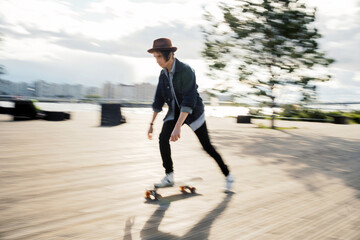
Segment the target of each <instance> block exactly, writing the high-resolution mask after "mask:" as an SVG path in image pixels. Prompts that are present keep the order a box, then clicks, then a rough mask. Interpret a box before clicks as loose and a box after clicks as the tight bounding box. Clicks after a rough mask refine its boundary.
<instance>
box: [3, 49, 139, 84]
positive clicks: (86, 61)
mask: <svg viewBox="0 0 360 240" xmlns="http://www.w3.org/2000/svg"><path fill="white" fill-rule="evenodd" d="M2 63H3V64H4V65H5V66H6V70H7V76H6V78H7V79H10V80H12V81H16V82H21V81H25V82H30V81H33V80H37V79H42V80H45V81H47V82H55V83H62V82H63V83H71V84H83V85H86V86H101V85H102V84H103V83H104V82H107V81H110V82H113V83H121V82H122V83H127V84H130V83H132V81H133V80H134V79H135V69H134V67H133V66H132V65H131V64H129V63H127V62H126V61H125V60H124V59H122V58H119V57H109V56H104V55H103V54H96V53H86V52H80V51H78V52H76V54H74V53H71V54H70V55H68V53H65V54H64V55H62V56H61V58H59V59H56V60H49V61H32V60H26V59H24V60H16V59H10V60H2Z"/></svg>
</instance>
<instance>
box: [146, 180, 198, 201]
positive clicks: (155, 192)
mask: <svg viewBox="0 0 360 240" xmlns="http://www.w3.org/2000/svg"><path fill="white" fill-rule="evenodd" d="M164 188H179V190H180V192H181V193H183V194H195V193H196V187H194V186H193V185H191V184H188V183H185V182H175V184H174V185H172V186H166V187H155V186H153V187H149V188H147V189H146V190H145V199H146V200H160V199H161V198H162V195H161V194H160V193H159V191H160V189H164Z"/></svg>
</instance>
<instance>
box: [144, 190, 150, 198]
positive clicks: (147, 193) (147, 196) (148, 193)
mask: <svg viewBox="0 0 360 240" xmlns="http://www.w3.org/2000/svg"><path fill="white" fill-rule="evenodd" d="M150 196H151V193H150V191H146V192H145V198H148V199H149V198H150Z"/></svg>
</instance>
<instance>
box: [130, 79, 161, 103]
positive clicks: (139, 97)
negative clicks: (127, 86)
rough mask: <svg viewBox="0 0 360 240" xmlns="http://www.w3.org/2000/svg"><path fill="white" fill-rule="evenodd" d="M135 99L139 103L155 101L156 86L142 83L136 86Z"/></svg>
mask: <svg viewBox="0 0 360 240" xmlns="http://www.w3.org/2000/svg"><path fill="white" fill-rule="evenodd" d="M135 89H136V90H135V92H136V95H135V99H136V101H137V102H152V101H153V99H154V95H155V91H156V86H155V85H152V84H150V83H141V84H136V85H135Z"/></svg>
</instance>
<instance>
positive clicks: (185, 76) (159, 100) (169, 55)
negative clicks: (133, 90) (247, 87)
mask: <svg viewBox="0 0 360 240" xmlns="http://www.w3.org/2000/svg"><path fill="white" fill-rule="evenodd" d="M176 50H177V48H176V47H174V46H172V43H171V40H170V39H168V38H159V39H156V40H154V42H153V47H152V48H151V49H149V50H148V52H149V53H151V54H153V56H154V57H155V59H156V61H157V63H158V64H159V65H160V67H161V68H163V70H162V71H161V73H160V76H159V82H158V86H157V89H156V93H155V98H154V102H153V104H152V108H153V110H154V113H153V117H152V120H151V123H150V127H149V131H148V138H149V139H152V133H153V124H154V121H155V119H156V116H157V114H158V113H159V112H161V111H162V107H163V105H164V104H165V103H166V104H167V105H168V107H169V110H168V112H167V115H166V116H165V118H164V123H163V127H162V130H161V133H160V136H159V144H160V153H161V158H162V162H163V167H164V168H165V174H166V176H165V177H164V178H163V179H162V180H161V181H160V182H159V183H156V184H154V186H155V187H166V186H172V185H174V169H173V162H172V159H171V149H170V142H169V140H170V141H173V142H176V141H177V140H179V139H180V137H181V126H182V125H183V124H184V123H186V124H187V125H189V126H190V128H191V129H192V130H193V131H194V132H195V134H196V136H197V137H198V139H199V141H200V143H201V145H202V146H203V148H204V150H205V151H206V152H207V153H208V154H209V155H210V156H211V157H213V158H214V159H215V161H216V162H217V164H218V165H219V167H220V169H221V171H222V173H223V174H224V176H225V182H226V184H225V188H226V190H227V191H230V189H231V186H232V183H233V182H234V178H233V176H232V175H231V174H230V172H229V169H228V167H227V166H226V165H225V163H224V161H223V160H222V158H221V156H220V154H219V153H218V152H217V151H216V150H215V148H214V147H213V146H212V144H211V142H210V139H209V134H208V131H207V127H206V122H205V113H204V104H203V102H202V99H201V97H200V95H199V93H198V91H197V88H198V86H197V84H196V77H195V73H194V71H193V69H192V68H191V67H190V66H189V65H187V64H185V63H182V62H180V61H179V60H178V59H177V58H175V57H174V52H175V51H176Z"/></svg>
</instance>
